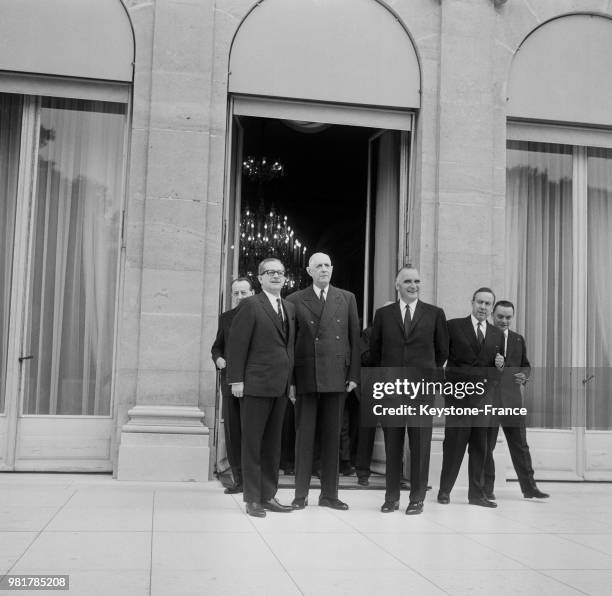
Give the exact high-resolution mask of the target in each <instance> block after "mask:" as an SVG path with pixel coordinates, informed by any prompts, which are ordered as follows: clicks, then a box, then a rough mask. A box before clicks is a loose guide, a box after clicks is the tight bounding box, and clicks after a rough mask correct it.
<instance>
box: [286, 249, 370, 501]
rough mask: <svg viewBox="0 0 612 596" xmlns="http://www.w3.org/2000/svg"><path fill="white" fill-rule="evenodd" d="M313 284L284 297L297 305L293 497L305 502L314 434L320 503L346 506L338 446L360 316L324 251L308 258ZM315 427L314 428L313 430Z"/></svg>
mask: <svg viewBox="0 0 612 596" xmlns="http://www.w3.org/2000/svg"><path fill="white" fill-rule="evenodd" d="M306 270H307V272H308V274H309V275H310V276H311V277H312V281H313V285H312V286H310V287H308V288H306V289H304V290H301V291H299V292H295V293H294V294H291V295H290V296H288V298H287V301H288V302H290V303H291V304H293V305H294V306H295V311H296V327H297V328H296V344H295V375H294V377H295V390H296V394H297V395H296V401H295V427H296V462H295V499H294V500H293V506H294V507H295V508H296V509H303V508H304V507H305V506H306V505H307V503H308V501H307V498H308V490H309V488H310V476H311V473H312V460H313V450H314V442H315V436H318V438H319V441H320V460H321V494H320V497H319V505H320V506H322V507H331V508H333V509H340V510H344V509H348V505H347V504H346V503H343V502H342V501H340V500H339V499H338V468H339V462H338V451H339V446H340V428H341V425H342V412H343V407H344V399H345V396H346V394H347V392H349V391H352V390H353V389H354V388H355V387H356V386H357V384H358V381H359V375H360V368H359V366H360V347H359V316H358V313H357V302H356V301H355V296H354V295H353V294H352V293H351V292H347V291H345V290H341V289H339V288H336V287H334V286H332V285H331V284H330V281H331V277H332V271H333V267H332V263H331V260H330V258H329V256H328V255H326V254H323V253H315V254H313V255H312V256H311V257H310V260H309V263H308V268H307V269H306ZM317 426H318V432H316V430H317Z"/></svg>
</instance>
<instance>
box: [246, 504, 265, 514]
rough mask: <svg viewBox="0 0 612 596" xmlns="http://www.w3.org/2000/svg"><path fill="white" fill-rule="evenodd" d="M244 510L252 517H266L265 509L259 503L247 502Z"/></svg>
mask: <svg viewBox="0 0 612 596" xmlns="http://www.w3.org/2000/svg"><path fill="white" fill-rule="evenodd" d="M246 512H247V513H248V514H249V515H250V516H252V517H266V511H265V509H264V508H263V507H262V506H261V503H255V502H253V503H247V504H246Z"/></svg>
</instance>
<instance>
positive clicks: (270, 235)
mask: <svg viewBox="0 0 612 596" xmlns="http://www.w3.org/2000/svg"><path fill="white" fill-rule="evenodd" d="M242 171H243V173H244V175H245V176H246V177H247V178H248V179H249V180H251V181H253V182H256V183H257V186H258V192H257V197H258V206H257V208H256V209H253V208H252V207H251V206H249V205H248V204H246V205H245V206H244V209H243V211H242V214H241V218H240V255H239V270H240V275H247V276H249V277H251V278H256V277H257V275H258V270H257V269H258V266H259V263H260V262H261V261H262V260H263V259H265V258H268V257H275V258H277V259H279V260H280V261H281V262H282V263H283V265H284V266H285V270H286V279H287V281H286V285H285V291H291V290H293V289H296V288H299V287H300V286H301V283H302V281H303V279H304V278H305V268H306V263H307V257H306V254H307V251H308V249H307V247H306V246H305V245H304V243H303V242H302V241H301V240H300V239H299V238H298V237H297V236H296V235H295V230H293V229H292V227H291V226H290V225H289V222H288V219H287V216H286V215H283V214H281V213H279V212H278V211H277V210H276V208H275V207H274V206H273V205H272V206H270V208H266V204H265V201H264V197H263V183H264V182H269V181H270V180H273V179H275V178H278V177H280V176H283V175H284V173H285V169H284V166H283V164H282V163H281V162H280V161H278V160H274V159H270V160H268V159H266V158H265V157H262V158H260V159H256V158H254V157H247V159H246V160H245V161H243V162H242Z"/></svg>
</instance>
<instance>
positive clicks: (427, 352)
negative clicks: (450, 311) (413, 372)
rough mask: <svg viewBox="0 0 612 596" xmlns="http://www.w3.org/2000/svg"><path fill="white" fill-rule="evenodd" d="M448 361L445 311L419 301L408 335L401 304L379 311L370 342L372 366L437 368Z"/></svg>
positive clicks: (385, 307)
mask: <svg viewBox="0 0 612 596" xmlns="http://www.w3.org/2000/svg"><path fill="white" fill-rule="evenodd" d="M447 358H448V330H447V328H446V317H445V315H444V311H443V310H442V309H441V308H438V307H437V306H434V305H433V304H427V303H426V302H421V301H420V300H419V301H418V302H417V304H416V308H415V310H414V317H413V319H412V323H411V325H410V330H409V332H408V333H407V334H406V333H405V331H404V322H403V320H402V312H401V307H400V303H399V301H398V302H395V303H394V304H388V305H387V306H383V307H382V308H379V309H378V310H377V311H376V314H375V315H374V323H373V326H372V337H371V339H370V364H371V365H372V366H410V367H419V368H428V369H433V368H435V367H440V366H443V365H444V363H445V362H446V359H447Z"/></svg>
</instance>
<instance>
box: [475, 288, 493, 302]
mask: <svg viewBox="0 0 612 596" xmlns="http://www.w3.org/2000/svg"><path fill="white" fill-rule="evenodd" d="M480 292H489V294H491V295H492V296H493V302H495V292H494V291H493V290H492V289H491V288H478V289H477V290H476V291H475V292H474V294H473V296H472V302H474V300H476V294H480Z"/></svg>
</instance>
